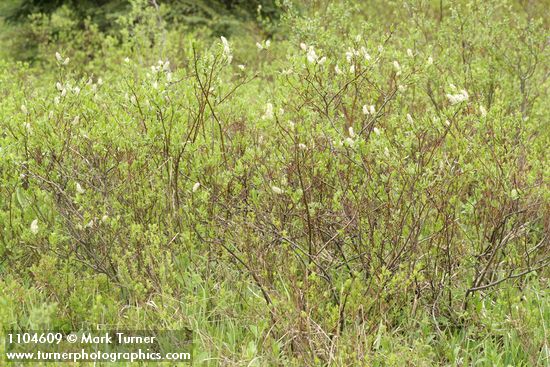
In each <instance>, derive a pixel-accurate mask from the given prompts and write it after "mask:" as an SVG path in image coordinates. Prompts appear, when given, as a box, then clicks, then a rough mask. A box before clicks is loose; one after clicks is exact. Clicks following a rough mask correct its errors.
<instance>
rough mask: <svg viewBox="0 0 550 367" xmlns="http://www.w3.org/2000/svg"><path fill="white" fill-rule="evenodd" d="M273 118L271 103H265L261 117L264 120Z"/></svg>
mask: <svg viewBox="0 0 550 367" xmlns="http://www.w3.org/2000/svg"><path fill="white" fill-rule="evenodd" d="M272 118H273V105H272V104H271V103H269V102H268V103H266V105H265V112H264V115H263V116H262V119H264V120H271V119H272Z"/></svg>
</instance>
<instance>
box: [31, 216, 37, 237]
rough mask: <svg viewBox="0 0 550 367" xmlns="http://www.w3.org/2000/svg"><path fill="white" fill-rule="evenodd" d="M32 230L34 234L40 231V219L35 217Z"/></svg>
mask: <svg viewBox="0 0 550 367" xmlns="http://www.w3.org/2000/svg"><path fill="white" fill-rule="evenodd" d="M31 232H32V233H33V234H37V233H38V219H35V220H33V221H32V223H31Z"/></svg>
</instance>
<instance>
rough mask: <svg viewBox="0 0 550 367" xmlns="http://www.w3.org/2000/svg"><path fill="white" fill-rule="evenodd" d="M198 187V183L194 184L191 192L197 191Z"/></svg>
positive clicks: (199, 185)
mask: <svg viewBox="0 0 550 367" xmlns="http://www.w3.org/2000/svg"><path fill="white" fill-rule="evenodd" d="M199 187H201V184H200V182H195V184H194V185H193V192H197V190H198V189H199Z"/></svg>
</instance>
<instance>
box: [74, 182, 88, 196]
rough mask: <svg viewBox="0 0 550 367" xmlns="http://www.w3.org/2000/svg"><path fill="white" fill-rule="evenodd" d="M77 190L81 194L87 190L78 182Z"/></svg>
mask: <svg viewBox="0 0 550 367" xmlns="http://www.w3.org/2000/svg"><path fill="white" fill-rule="evenodd" d="M76 192H78V193H79V194H84V192H86V191H85V190H84V189H83V188H82V186H80V184H79V183H78V182H77V183H76Z"/></svg>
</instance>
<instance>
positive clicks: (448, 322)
mask: <svg viewBox="0 0 550 367" xmlns="http://www.w3.org/2000/svg"><path fill="white" fill-rule="evenodd" d="M287 5H288V4H287ZM390 5H391V4H390ZM288 6H289V7H290V9H291V10H290V11H289V12H288V13H287V14H286V15H285V17H284V18H285V19H284V30H285V32H282V33H281V34H279V35H278V36H276V37H275V38H274V39H273V40H265V39H262V37H254V36H250V37H243V38H241V39H237V38H235V39H225V37H223V38H222V39H219V40H216V41H214V42H211V40H204V39H201V38H200V37H198V36H196V35H194V34H187V35H182V34H178V33H177V32H173V31H165V32H157V29H156V28H154V27H157V26H158V27H162V24H158V23H154V22H153V20H154V19H156V14H148V13H145V14H142V18H138V17H137V18H135V19H145V20H144V22H145V23H144V24H140V23H139V22H136V21H129V19H133V18H126V19H125V18H121V19H120V23H121V24H128V27H130V25H131V24H133V25H132V27H135V28H132V29H133V31H132V32H134V33H135V34H133V35H134V36H133V37H130V34H131V33H124V31H123V32H122V33H121V35H120V36H121V38H120V39H122V40H123V41H122V44H120V43H117V41H115V40H113V39H109V37H106V38H103V36H101V33H98V35H97V37H99V38H98V42H99V44H100V45H101V49H100V50H98V51H97V52H98V55H101V57H94V58H93V60H92V61H90V63H86V62H85V60H84V58H83V57H82V55H80V54H79V51H78V50H73V49H71V48H70V47H71V46H70V44H68V43H67V44H64V43H63V42H62V41H63V39H61V40H60V42H61V44H60V45H59V48H55V49H54V48H51V47H50V49H49V50H48V51H47V52H46V51H45V50H44V54H43V55H44V60H45V63H46V64H47V65H50V67H51V69H49V70H47V71H45V74H43V75H39V74H36V72H35V70H34V69H32V68H31V69H29V67H28V66H25V65H15V64H13V63H4V64H2V65H1V74H0V78H1V83H0V93H2V95H3V103H2V104H1V111H0V113H1V115H2V116H4V118H3V120H2V125H3V131H4V132H3V134H2V136H1V144H2V150H1V151H0V154H1V157H2V159H1V160H0V172H1V174H2V177H1V180H2V186H1V187H2V188H1V191H0V197H1V198H2V201H1V203H0V204H1V205H0V222H1V223H2V232H1V233H2V234H1V236H0V256H1V258H2V263H1V268H0V269H1V272H2V274H3V278H4V280H2V283H1V284H2V286H3V292H2V294H3V295H2V294H0V295H1V296H2V298H0V300H3V302H4V303H5V304H6V305H9V307H8V306H6V307H5V309H10V310H11V311H9V312H7V313H6V312H5V313H2V314H0V316H2V319H1V320H2V321H3V323H4V324H5V325H13V324H17V325H20V326H21V327H35V328H36V327H46V326H50V327H51V326H55V327H58V328H65V329H75V328H79V327H82V326H84V325H105V324H106V325H124V326H131V327H135V326H136V325H139V326H141V327H143V328H148V327H159V326H162V327H165V328H177V327H190V328H192V329H194V330H195V332H196V336H195V337H196V339H195V341H196V342H195V347H196V354H195V357H196V358H199V360H202V359H203V358H205V359H208V358H212V357H214V358H221V359H217V360H216V359H215V360H210V363H214V364H218V363H220V364H229V363H231V361H233V362H235V363H239V361H240V362H243V361H247V362H246V363H248V362H252V361H253V362H252V363H260V364H274V363H281V364H287V363H288V364H294V363H295V364H301V363H307V364H321V363H328V364H331V363H337V364H349V363H352V362H353V361H357V360H361V361H363V362H364V363H367V364H376V363H388V364H399V363H400V361H402V358H403V356H406V357H407V358H410V360H411V361H413V362H411V363H415V364H431V363H444V364H447V363H463V362H464V361H468V360H469V358H471V355H472V353H479V355H480V356H481V355H483V353H486V354H489V353H491V351H492V350H494V355H493V354H491V355H489V356H485V358H487V360H488V361H492V362H488V363H497V364H499V363H505V362H506V363H512V364H517V363H526V364H538V363H541V362H542V361H543V360H544V358H547V357H548V349H547V346H546V344H545V337H544V334H543V333H542V329H541V324H540V322H541V320H540V317H542V318H543V320H542V321H544V319H545V318H546V317H547V313H548V311H547V308H546V309H544V310H543V309H541V308H540V307H542V306H540V305H541V304H542V303H541V302H542V301H541V300H540V298H536V299H533V297H539V296H538V295H539V293H540V292H541V289H544V288H545V286H547V272H546V270H545V266H546V265H547V263H548V223H549V222H548V218H549V216H548V199H549V197H548V187H547V182H548V153H547V150H546V147H547V146H548V143H549V136H548V131H549V129H548V120H549V119H548V118H549V115H548V110H547V108H545V107H546V105H545V102H547V100H548V95H547V90H548V81H547V79H548V67H547V65H548V61H549V60H548V49H547V44H548V42H547V38H546V35H545V32H544V31H543V29H544V23H543V21H537V20H534V19H528V18H527V17H526V16H525V15H524V14H523V13H522V12H519V11H513V10H511V9H510V8H509V7H508V5H506V4H504V5H502V4H500V2H484V3H479V2H472V3H467V4H461V5H457V6H456V7H453V8H445V9H443V10H444V13H439V9H438V8H437V7H432V6H431V5H430V4H424V3H423V2H415V3H414V4H408V6H406V7H403V8H402V7H400V6H393V5H392V6H393V8H392V6H389V9H384V10H385V11H390V12H392V14H393V15H394V16H396V17H398V18H397V19H399V20H400V22H399V24H396V25H395V26H392V27H389V26H388V25H387V24H388V23H389V20H388V18H384V17H382V18H376V17H375V16H374V15H371V14H369V13H368V12H366V13H365V11H366V10H368V9H365V8H363V7H361V6H359V5H354V6H350V4H343V5H335V4H329V5H328V6H326V7H320V8H318V10H315V9H317V8H314V10H312V11H311V13H310V15H306V16H304V15H297V14H296V13H295V12H294V11H293V10H292V7H291V6H290V5H288ZM135 11H136V12H139V11H142V10H139V9H137V10H135ZM136 14H137V13H136ZM140 14H141V13H140ZM442 15H444V16H442ZM148 16H150V18H147V17H148ZM135 19H134V20H135ZM146 19H151V22H150V23H147V21H146ZM365 19H366V21H365ZM160 29H161V30H162V28H160ZM67 37H68V35H67ZM254 42H257V43H258V44H257V45H254ZM49 45H50V46H51V43H49ZM64 45H66V46H64ZM56 52H57V54H56ZM158 55H160V60H158V58H159V57H158ZM157 60H158V61H157ZM20 287H21V288H20ZM518 287H519V289H520V290H518ZM537 289H538V291H537ZM521 290H524V293H523V294H522V291H521ZM520 297H522V298H520ZM526 297H528V298H526ZM18 299H25V300H26V301H25V302H23V303H21V304H18V303H17V300H18ZM521 299H523V300H524V301H521ZM526 299H528V300H527V301H525V300H526ZM525 302H531V303H529V305H526V304H525ZM499 305H500V306H499ZM511 305H516V306H517V305H520V306H518V307H522V310H524V311H522V312H523V313H527V314H528V315H530V316H528V317H520V315H519V314H516V315H515V316H514V315H513V314H507V313H506V311H505V310H506V309H507V308H510V307H511ZM488 308H490V310H492V311H487V309H488ZM487 312H489V314H490V315H491V316H490V317H488V316H487ZM510 312H512V311H510ZM537 318H538V319H537ZM543 323H544V322H543ZM513 324H514V325H513ZM513 327H516V328H520V329H521V330H523V331H522V333H520V335H516V336H515V337H512V336H510V334H506V333H504V334H503V332H502V330H503V329H504V330H511V329H512V328H513ZM418 335H420V338H418V337H417V336H418ZM526 335H528V336H526ZM461 336H462V337H464V340H468V339H471V340H476V341H477V342H478V343H480V345H483V343H487V345H485V346H484V347H479V348H478V347H477V346H476V347H472V346H470V345H469V344H468V343H467V342H465V341H464V340H463V341H462V342H460V341H457V338H458V340H459V339H460V338H461ZM493 336H494V338H493ZM422 338H424V339H422ZM434 338H435V339H436V340H439V342H438V343H436V344H435V345H434V343H432V342H430V341H429V340H432V339H434ZM499 340H500V341H499ZM502 340H504V342H503V341H502ZM453 343H458V347H456V345H455V344H453ZM503 343H504V344H503ZM507 343H508V344H510V345H511V347H510V348H511V349H510V351H509V352H505V353H503V352H502V350H501V349H500V348H502V345H508V344H507ZM518 346H521V347H518ZM456 348H458V349H456ZM476 348H478V349H476ZM491 348H493V349H491ZM507 349H508V348H507ZM524 349H525V350H524ZM413 352H414V353H413ZM414 361H416V362H414ZM461 361H462V362H461ZM205 363H206V362H205Z"/></svg>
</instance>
